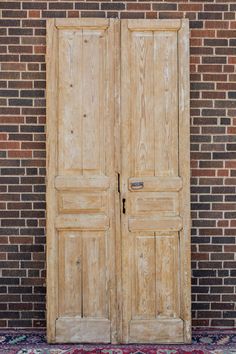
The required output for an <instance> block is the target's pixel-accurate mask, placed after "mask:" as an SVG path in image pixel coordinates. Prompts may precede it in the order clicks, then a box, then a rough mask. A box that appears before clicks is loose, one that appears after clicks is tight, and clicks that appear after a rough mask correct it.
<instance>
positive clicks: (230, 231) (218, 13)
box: [0, 0, 236, 328]
mask: <svg viewBox="0 0 236 354" xmlns="http://www.w3.org/2000/svg"><path fill="white" fill-rule="evenodd" d="M0 9H2V19H1V20H0V36H1V37H0V43H1V46H0V61H1V71H0V111H1V117H0V169H1V177H0V182H1V184H0V191H1V194H0V197H1V200H0V209H1V218H2V219H1V234H0V266H1V270H2V273H1V274H2V277H1V278H0V282H1V283H0V327H11V328H12V327H34V328H36V327H44V326H45V317H44V309H45V263H44V259H45V253H44V252H45V230H44V226H45V194H44V192H45V185H44V182H45V181H44V176H45V134H44V129H45V33H46V31H45V25H46V18H48V17H120V18H160V19H162V18H182V17H184V16H185V17H187V18H189V19H190V27H191V38H190V43H191V58H190V61H191V133H192V135H191V142H192V145H191V150H192V152H191V161H192V219H193V228H192V269H193V289H192V294H193V295H192V296H193V303H192V304H193V325H194V326H195V327H196V326H205V327H208V326H212V327H214V326H221V327H233V326H235V324H236V323H235V318H236V310H235V301H236V294H235V286H236V258H235V252H236V244H235V235H236V203H235V200H236V195H235V192H236V188H235V185H236V74H235V64H236V56H235V55H236V39H235V38H236V18H235V11H236V3H235V0H232V1H230V0H209V1H208V0H205V1H200V0H175V1H174V0H173V1H171V0H162V1H148V0H146V1H145V0H143V1H135V0H133V1H131V0H130V1H117V0H114V1H95V0H94V1H93V0H92V1H91V0H90V1H89V0H88V1H71V0H67V1H63V2H62V1H43V0H41V1H39V0H38V1H30V0H29V1H27V0H25V1H0Z"/></svg>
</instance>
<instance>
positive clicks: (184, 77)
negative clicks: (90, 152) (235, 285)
mask: <svg viewBox="0 0 236 354" xmlns="http://www.w3.org/2000/svg"><path fill="white" fill-rule="evenodd" d="M178 53H179V68H178V70H179V141H180V142H179V170H180V175H181V176H182V180H183V187H182V189H181V191H180V208H181V210H180V212H181V214H182V218H183V229H182V232H181V233H180V257H181V271H180V274H181V277H180V284H181V286H180V289H181V294H180V297H181V299H182V301H181V314H182V318H183V320H184V341H185V342H186V343H191V340H192V333H191V260H190V257H191V239H190V234H191V215H190V207H189V206H190V139H189V138H186V137H189V136H190V118H189V117H190V107H189V102H190V97H189V93H190V85H189V75H190V74H189V22H188V20H187V19H183V20H181V28H180V30H179V35H178Z"/></svg>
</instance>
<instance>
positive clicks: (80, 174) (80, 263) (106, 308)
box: [47, 19, 118, 342]
mask: <svg viewBox="0 0 236 354" xmlns="http://www.w3.org/2000/svg"><path fill="white" fill-rule="evenodd" d="M115 26H116V27H117V22H116V21H115V20H113V19H111V20H105V19H104V20H101V19H99V20H98V21H96V20H95V21H93V20H91V19H88V20H86V19H82V20H80V19H73V20H72V21H67V20H66V19H60V20H55V21H49V30H48V38H49V46H48V56H47V65H48V67H49V73H48V94H47V97H48V107H49V109H48V120H49V122H50V123H49V125H48V136H47V139H48V145H47V146H48V190H47V202H48V205H47V208H48V209H47V211H48V212H47V224H48V228H47V245H48V247H47V257H48V340H49V341H50V342H55V341H59V342H67V341H68V342H73V341H83V342H90V341H93V342H99V341H101V342H109V341H111V338H112V340H113V341H115V340H116V337H117V335H116V310H115V311H114V309H115V303H116V276H115V271H116V268H115V264H116V263H115V262H114V254H115V249H116V248H115V246H116V240H115V237H116V233H115V227H116V225H115V221H116V218H115V205H116V203H115V194H116V193H117V175H116V171H115V169H116V166H117V165H118V164H117V162H116V161H115V159H116V155H115V141H114V136H115V130H114V127H115V124H117V123H116V119H117V116H116V104H115V99H116V97H117V88H116V85H114V77H115V71H116V62H117V59H116V55H115V53H112V55H111V51H110V48H111V47H112V46H114V47H115V46H116V43H115V40H117V34H116V35H115V32H116V31H115ZM111 44H112V45H111ZM56 53H58V55H57V54H56ZM55 57H56V58H58V61H56V60H55V59H53V58H55ZM57 139H58V140H57ZM107 146H109V149H106V147H107ZM111 309H112V310H111ZM67 326H68V327H67ZM76 331H77V333H76Z"/></svg>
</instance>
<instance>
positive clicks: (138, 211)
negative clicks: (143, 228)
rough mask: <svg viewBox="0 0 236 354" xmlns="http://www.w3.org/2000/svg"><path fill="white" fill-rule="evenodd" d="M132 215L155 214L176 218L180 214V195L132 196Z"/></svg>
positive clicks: (148, 194)
mask: <svg viewBox="0 0 236 354" xmlns="http://www.w3.org/2000/svg"><path fill="white" fill-rule="evenodd" d="M130 204H131V210H130V213H131V214H132V215H147V214H150V215H152V214H155V215H162V216H176V215H178V214H179V199H178V193H152V192H150V193H142V194H141V193H137V194H132V195H131V196H130Z"/></svg>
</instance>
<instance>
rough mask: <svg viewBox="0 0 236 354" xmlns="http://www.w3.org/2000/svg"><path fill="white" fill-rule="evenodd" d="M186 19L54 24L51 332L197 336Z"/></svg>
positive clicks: (137, 337) (81, 336)
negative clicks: (192, 304) (193, 295)
mask: <svg viewBox="0 0 236 354" xmlns="http://www.w3.org/2000/svg"><path fill="white" fill-rule="evenodd" d="M188 56H189V54H188V21H187V20H122V21H120V20H115V19H55V20H49V21H48V27H47V325H48V341H49V342H104V343H109V342H112V343H138V342H140V343H141V342H143V343H148V342H149V343H150V342H151V343H158V342H162V343H168V342H189V341H190V339H191V323H190V320H191V318H190V232H189V226H190V213H189V204H190V203H189V102H188V101H189V78H188V67H189V64H188Z"/></svg>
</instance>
